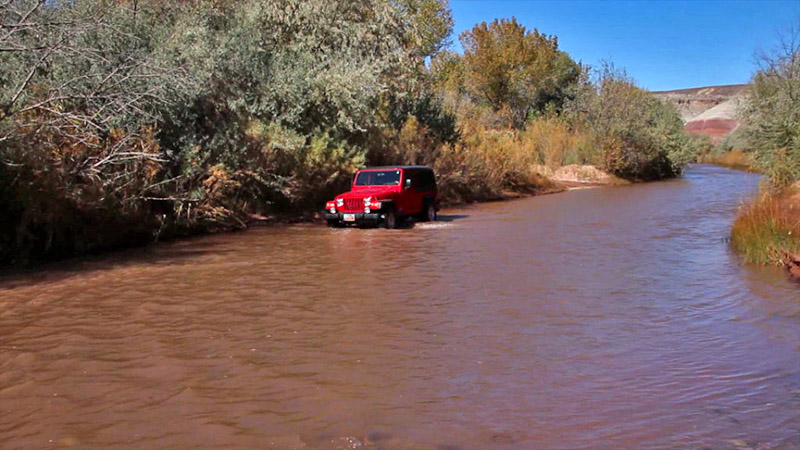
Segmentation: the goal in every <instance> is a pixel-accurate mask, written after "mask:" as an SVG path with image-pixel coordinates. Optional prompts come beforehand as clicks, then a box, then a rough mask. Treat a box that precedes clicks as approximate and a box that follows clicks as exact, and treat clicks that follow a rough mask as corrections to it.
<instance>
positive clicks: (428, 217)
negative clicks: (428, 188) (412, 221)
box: [420, 202, 436, 222]
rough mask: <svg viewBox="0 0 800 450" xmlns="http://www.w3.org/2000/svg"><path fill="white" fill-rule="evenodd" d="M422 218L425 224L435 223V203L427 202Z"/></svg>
mask: <svg viewBox="0 0 800 450" xmlns="http://www.w3.org/2000/svg"><path fill="white" fill-rule="evenodd" d="M420 218H421V219H422V221H423V222H433V221H434V220H436V206H435V205H434V204H433V202H427V203H426V204H425V208H424V209H423V210H422V214H420Z"/></svg>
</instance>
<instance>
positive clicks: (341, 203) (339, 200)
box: [336, 198, 344, 208]
mask: <svg viewBox="0 0 800 450" xmlns="http://www.w3.org/2000/svg"><path fill="white" fill-rule="evenodd" d="M343 205H344V199H343V198H337V199H336V206H338V207H340V208H341V207H342V206H343Z"/></svg>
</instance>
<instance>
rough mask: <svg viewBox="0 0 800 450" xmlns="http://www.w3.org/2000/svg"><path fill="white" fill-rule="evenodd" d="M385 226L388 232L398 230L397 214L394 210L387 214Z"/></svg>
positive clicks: (384, 221)
mask: <svg viewBox="0 0 800 450" xmlns="http://www.w3.org/2000/svg"><path fill="white" fill-rule="evenodd" d="M383 226H384V227H386V229H387V230H393V229H395V228H397V213H396V212H395V211H394V210H393V209H392V210H389V212H387V213H386V217H385V218H384V219H383Z"/></svg>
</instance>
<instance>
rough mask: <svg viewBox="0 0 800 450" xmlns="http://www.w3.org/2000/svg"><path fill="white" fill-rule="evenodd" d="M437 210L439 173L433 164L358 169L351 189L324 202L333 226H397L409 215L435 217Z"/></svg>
mask: <svg viewBox="0 0 800 450" xmlns="http://www.w3.org/2000/svg"><path fill="white" fill-rule="evenodd" d="M438 210H439V193H438V191H437V189H436V176H435V175H434V174H433V169H431V168H430V167H425V166H387V167H370V168H367V169H362V170H359V171H358V172H357V173H356V175H355V177H353V187H352V189H351V190H350V192H345V193H344V194H340V195H337V196H336V198H335V199H333V200H332V201H329V202H327V203H326V204H325V220H327V221H328V226H331V227H338V226H342V225H348V224H353V225H359V226H364V225H378V224H379V223H381V222H382V223H383V225H384V226H385V227H386V228H395V227H396V226H397V224H398V223H399V222H400V221H401V220H402V219H404V218H406V217H409V216H416V217H418V218H419V219H420V220H423V221H426V220H436V212H437V211H438Z"/></svg>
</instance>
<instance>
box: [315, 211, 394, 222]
mask: <svg viewBox="0 0 800 450" xmlns="http://www.w3.org/2000/svg"><path fill="white" fill-rule="evenodd" d="M384 218H385V215H384V214H382V213H380V212H374V213H363V212H361V213H347V212H336V213H330V212H326V213H325V220H327V221H328V222H341V223H343V224H348V223H353V224H362V223H377V222H380V221H381V220H383V219H384ZM349 219H352V220H349Z"/></svg>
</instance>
